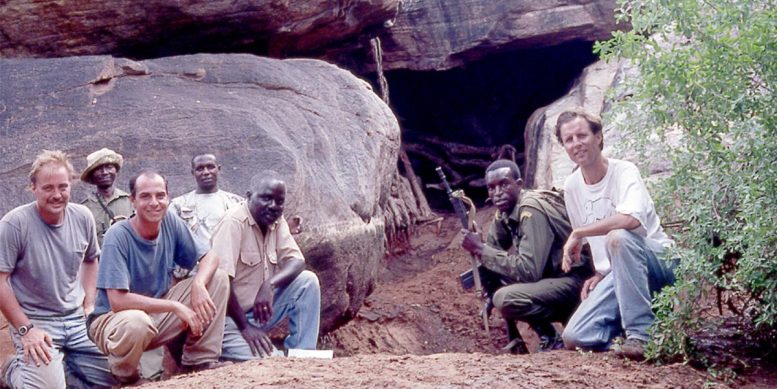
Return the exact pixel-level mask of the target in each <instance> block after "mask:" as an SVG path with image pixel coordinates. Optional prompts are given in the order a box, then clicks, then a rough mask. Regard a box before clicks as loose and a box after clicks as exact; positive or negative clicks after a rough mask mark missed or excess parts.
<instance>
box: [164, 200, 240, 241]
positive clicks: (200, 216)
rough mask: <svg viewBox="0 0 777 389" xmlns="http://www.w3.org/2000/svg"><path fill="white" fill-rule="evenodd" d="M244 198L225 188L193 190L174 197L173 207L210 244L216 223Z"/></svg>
mask: <svg viewBox="0 0 777 389" xmlns="http://www.w3.org/2000/svg"><path fill="white" fill-rule="evenodd" d="M241 201H243V199H242V198H241V197H240V196H238V195H236V194H234V193H230V192H227V191H223V190H220V189H219V190H218V191H216V192H214V193H196V192H195V191H191V192H189V193H186V194H184V195H182V196H179V197H176V198H175V199H173V202H172V204H173V207H174V208H175V210H176V212H177V213H178V216H180V217H181V219H183V220H184V221H185V222H186V224H187V225H188V226H189V228H190V229H191V230H192V232H194V235H195V236H197V237H199V238H200V239H202V240H203V242H205V243H208V244H210V236H211V234H212V233H213V229H214V228H215V227H216V224H218V222H219V221H220V220H221V218H222V217H223V216H224V214H225V213H227V210H228V209H229V208H230V207H232V206H233V205H235V204H239V203H240V202H241Z"/></svg>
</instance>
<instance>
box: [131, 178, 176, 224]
mask: <svg viewBox="0 0 777 389" xmlns="http://www.w3.org/2000/svg"><path fill="white" fill-rule="evenodd" d="M130 201H131V202H132V206H133V207H134V208H135V214H136V217H137V218H138V219H139V220H140V221H141V222H143V223H161V222H162V219H163V218H164V217H165V213H166V212H167V207H168V205H169V203H170V199H169V197H168V195H167V186H166V185H165V180H164V178H162V176H160V175H158V174H153V175H146V174H141V175H140V176H139V177H138V178H137V180H136V181H135V188H134V192H133V194H132V195H130Z"/></svg>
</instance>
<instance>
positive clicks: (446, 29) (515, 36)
mask: <svg viewBox="0 0 777 389" xmlns="http://www.w3.org/2000/svg"><path fill="white" fill-rule="evenodd" d="M614 8H615V1H614V0H590V1H565V0H558V1H530V0H492V1H482V0H447V1H433V0H405V1H403V2H402V4H401V7H400V11H399V13H398V15H397V18H396V20H395V21H394V22H393V26H392V27H390V28H386V29H383V30H381V31H380V38H381V41H382V43H383V52H384V60H383V67H384V69H413V70H442V69H449V68H453V67H458V66H461V65H463V64H466V63H468V62H471V61H472V60H475V59H478V58H480V57H482V56H484V55H487V54H491V53H495V52H504V51H508V50H514V49H522V48H536V47H545V46H553V45H558V44H560V43H564V42H569V41H573V40H586V41H593V40H597V39H606V38H609V37H610V36H611V32H612V31H613V30H615V29H616V25H615V17H614V11H613V10H614Z"/></svg>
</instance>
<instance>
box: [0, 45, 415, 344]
mask: <svg viewBox="0 0 777 389" xmlns="http://www.w3.org/2000/svg"><path fill="white" fill-rule="evenodd" d="M0 85H2V87H1V88H0V134H2V136H0V162H2V163H1V164H0V166H2V169H0V179H2V181H3V185H2V186H0V214H4V213H5V212H7V211H9V210H10V209H12V208H13V207H15V206H17V205H20V204H23V203H26V202H29V201H32V196H31V195H30V194H29V192H28V191H27V190H26V188H27V186H28V179H27V173H28V172H29V169H30V163H31V162H32V160H33V159H34V158H35V155H37V154H38V153H39V152H40V151H41V149H44V148H48V149H61V150H64V151H66V152H68V153H69V154H71V156H72V159H73V162H74V165H75V167H76V169H77V170H79V172H80V169H83V168H84V167H85V165H86V155H88V154H89V153H90V152H92V151H95V150H97V149H99V148H102V147H109V148H112V149H114V150H116V151H118V152H119V153H121V154H123V156H124V159H125V166H124V168H123V169H122V170H121V172H120V174H119V181H118V185H119V187H121V188H124V189H125V190H126V189H127V182H128V179H129V177H130V176H131V175H132V174H133V173H134V172H136V171H137V170H138V169H140V168H142V167H155V168H158V169H160V170H161V171H162V172H163V173H165V174H166V175H167V177H168V179H169V183H170V191H171V193H172V194H173V195H178V194H181V193H183V192H186V191H189V190H191V189H192V188H193V187H194V185H195V184H194V179H193V178H192V176H191V174H190V172H189V169H190V165H189V162H190V159H191V157H192V155H193V154H194V153H198V152H212V153H214V154H215V155H216V156H217V157H218V159H219V161H220V162H221V163H222V165H223V170H222V173H221V175H220V182H221V187H222V189H225V190H228V191H231V192H235V193H238V194H244V193H245V192H246V190H247V189H248V183H249V181H250V178H251V177H252V176H253V175H254V174H256V173H258V172H261V171H262V170H264V169H271V170H274V171H276V172H278V173H280V174H281V176H283V177H284V178H285V180H286V183H287V188H288V193H287V206H286V214H287V216H291V215H300V216H302V217H303V219H304V221H305V222H304V223H305V224H304V232H303V233H302V234H300V235H297V239H298V242H299V243H300V245H301V246H302V248H303V251H304V252H305V254H306V257H307V260H308V265H309V267H310V268H311V269H312V270H314V271H316V272H317V273H318V275H319V277H320V279H321V284H322V291H323V296H322V297H323V305H322V312H323V317H322V319H323V320H322V329H323V330H324V331H326V330H328V329H330V328H332V327H333V326H334V325H336V324H337V323H340V322H342V321H343V320H346V319H348V318H350V317H351V316H352V315H354V314H355V313H356V311H357V310H358V309H359V307H360V306H361V304H362V302H363V300H364V298H365V297H366V295H367V294H368V292H369V291H370V290H371V288H372V286H373V283H374V279H375V275H376V269H377V266H378V263H379V261H380V259H381V258H382V256H383V225H382V220H383V219H382V211H381V202H382V201H385V196H387V194H388V191H389V185H390V181H391V175H392V173H393V172H394V171H395V169H396V161H397V152H398V149H399V143H400V133H399V127H398V124H397V121H396V119H395V118H394V116H393V114H392V113H391V111H390V110H389V108H388V107H387V106H386V105H385V104H384V103H383V102H382V101H381V100H380V99H379V98H378V97H377V96H376V95H375V94H374V93H373V92H372V91H371V90H370V87H369V86H368V84H367V83H365V82H363V81H361V80H359V79H357V78H356V77H354V76H353V75H351V74H350V73H349V72H347V71H344V70H342V69H340V68H337V67H336V66H333V65H330V64H327V63H324V62H321V61H317V60H275V59H268V58H261V57H256V56H252V55H193V56H181V57H171V58H165V59H159V60H149V61H143V62H133V61H130V60H126V59H115V58H113V57H108V56H98V57H70V58H62V59H49V60H36V59H24V60H22V59H11V60H0ZM89 189H92V188H91V187H90V186H87V185H85V184H83V183H80V184H77V185H76V188H75V189H74V192H73V195H72V197H73V200H78V199H80V198H81V197H82V196H83V194H84V192H85V190H89Z"/></svg>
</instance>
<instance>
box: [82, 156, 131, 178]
mask: <svg viewBox="0 0 777 389" xmlns="http://www.w3.org/2000/svg"><path fill="white" fill-rule="evenodd" d="M108 163H110V164H114V165H116V170H119V169H121V165H122V164H123V163H124V158H123V157H122V156H121V154H119V153H117V152H115V151H113V150H111V149H107V148H102V149H100V150H97V151H95V152H94V153H91V154H89V155H88V156H87V157H86V169H84V172H83V173H81V181H83V182H86V183H87V184H88V183H90V182H89V175H90V174H92V171H93V170H94V169H97V168H98V167H100V166H102V165H105V164H108Z"/></svg>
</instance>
